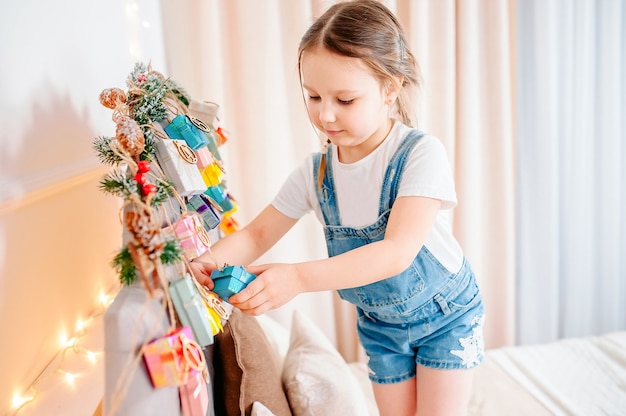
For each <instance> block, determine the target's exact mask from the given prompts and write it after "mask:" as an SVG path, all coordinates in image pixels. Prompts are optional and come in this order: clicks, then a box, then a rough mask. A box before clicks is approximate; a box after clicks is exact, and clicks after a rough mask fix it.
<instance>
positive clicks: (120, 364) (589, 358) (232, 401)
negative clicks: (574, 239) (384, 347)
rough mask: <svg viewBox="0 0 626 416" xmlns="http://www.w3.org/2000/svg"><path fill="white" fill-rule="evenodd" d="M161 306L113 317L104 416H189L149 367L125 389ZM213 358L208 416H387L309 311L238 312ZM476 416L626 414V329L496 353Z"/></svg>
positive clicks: (478, 385)
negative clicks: (282, 317)
mask: <svg viewBox="0 0 626 416" xmlns="http://www.w3.org/2000/svg"><path fill="white" fill-rule="evenodd" d="M146 307H147V309H146ZM159 309H160V305H158V303H156V302H155V301H151V300H149V299H146V298H145V293H144V291H143V290H142V289H141V288H137V287H135V288H133V287H128V288H124V289H122V291H121V292H120V294H118V296H117V298H116V300H115V302H113V304H112V305H111V307H110V308H109V310H108V311H107V313H106V314H105V322H104V325H105V350H104V352H105V388H104V400H103V403H104V406H103V414H105V415H112V414H115V415H133V416H138V415H139V416H140V415H151V414H161V415H169V414H180V410H179V409H180V401H179V397H178V391H177V389H176V388H161V389H154V388H153V387H152V386H151V385H150V381H149V379H148V377H147V375H146V372H145V369H144V368H143V367H142V365H140V364H139V365H136V366H135V367H134V370H135V372H134V374H131V375H130V378H127V382H125V383H123V384H124V386H125V387H124V391H123V394H120V390H119V386H120V374H122V373H124V376H125V377H128V376H129V374H128V372H127V371H126V372H124V368H125V366H126V369H127V366H128V362H129V361H128V358H127V357H128V353H129V351H133V350H135V351H136V349H137V347H138V345H140V344H141V343H142V342H145V340H147V339H149V338H150V337H152V336H153V334H150V333H149V332H148V331H147V328H151V329H154V328H157V329H158V327H159V325H161V326H162V328H161V329H165V328H166V327H167V317H166V316H165V315H164V314H163V313H160V314H159ZM138 314H141V316H143V319H142V320H138V319H136V317H137V316H138ZM133 317H134V318H133ZM137 327H139V328H144V329H143V330H140V331H137ZM133 328H134V329H133ZM131 333H132V334H134V335H133V336H132V337H131V336H129V334H131ZM133 343H134V344H133ZM205 354H206V356H207V362H208V363H209V364H210V375H211V378H210V385H209V392H210V404H209V407H210V410H209V412H207V415H212V414H215V415H218V416H220V415H227V416H231V415H241V414H245V415H254V416H272V415H276V416H283V415H292V414H293V415H342V416H343V415H358V416H360V415H377V414H378V413H377V411H376V406H375V402H374V398H373V393H372V389H371V386H370V384H369V381H368V379H367V369H366V366H365V364H364V363H360V362H357V363H347V362H346V361H345V360H344V359H343V358H342V356H341V355H340V354H339V353H338V352H337V350H336V349H335V348H334V347H333V345H332V344H331V343H330V341H329V340H328V339H327V337H326V336H325V335H324V334H323V332H322V331H321V330H320V329H319V328H318V327H317V326H316V325H315V324H314V323H313V322H312V321H311V320H310V319H309V318H307V316H305V315H304V314H302V313H301V312H298V311H296V312H294V315H293V318H292V324H291V328H286V327H285V326H283V325H281V324H279V323H278V322H277V321H275V320H273V319H272V318H270V317H267V316H261V317H256V318H255V317H250V316H247V315H244V314H242V313H241V312H239V311H237V310H234V311H233V313H232V315H231V317H230V319H229V320H228V321H227V323H226V325H225V326H224V331H223V332H222V333H220V334H218V335H217V336H216V337H215V342H214V344H213V345H212V346H211V348H209V349H206V350H205ZM113 404H114V406H112V405H113ZM113 407H114V408H115V409H114V411H113ZM469 414H470V415H472V416H479V415H480V416H492V415H493V416H495V415H498V416H502V415H511V416H515V415H533V416H542V415H585V416H590V415H626V331H624V332H613V333H608V334H604V335H602V336H593V337H586V338H577V339H563V340H560V341H558V342H554V343H550V344H544V345H537V346H523V347H521V346H518V347H510V348H501V349H494V350H489V351H488V352H487V354H486V359H485V362H484V363H483V364H482V365H481V366H479V367H478V369H477V370H476V378H475V383H474V390H473V394H472V398H471V402H470V407H469Z"/></svg>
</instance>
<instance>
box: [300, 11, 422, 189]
mask: <svg viewBox="0 0 626 416" xmlns="http://www.w3.org/2000/svg"><path fill="white" fill-rule="evenodd" d="M312 47H322V48H324V49H326V50H328V51H329V52H332V53H335V54H338V55H342V56H347V57H351V58H357V59H360V60H361V61H362V62H363V63H364V64H365V65H366V66H367V67H368V68H370V70H371V71H372V74H373V75H374V76H375V77H377V78H378V79H379V81H380V82H381V85H383V84H384V83H386V82H391V83H392V84H394V85H395V86H396V87H397V89H398V91H399V93H398V97H397V99H396V101H395V103H394V110H395V113H396V114H397V117H398V118H399V119H400V121H402V122H403V123H404V124H406V125H408V126H413V118H414V117H413V115H412V108H413V105H412V104H413V94H415V92H416V91H417V88H418V87H419V80H420V75H419V69H418V66H417V62H416V60H415V57H414V56H413V54H412V53H411V51H410V50H409V47H408V44H407V42H406V37H405V35H404V31H403V30H402V27H401V26H400V23H399V22H398V20H397V19H396V17H395V16H394V15H393V13H391V11H390V10H389V9H388V8H387V7H385V6H384V5H383V4H381V3H379V2H378V1H375V0H354V1H346V2H341V3H336V4H334V5H333V6H331V7H330V8H329V9H328V10H326V12H324V14H322V16H320V17H319V18H318V19H317V20H316V21H315V22H314V23H313V25H311V27H310V28H309V30H307V32H306V33H305V34H304V36H303V37H302V39H301V41H300V46H299V48H298V73H299V74H300V77H302V72H301V64H302V54H303V52H304V51H305V50H307V49H310V48H312ZM399 80H401V85H398V84H399V82H398V81H399ZM300 82H301V83H302V78H300ZM325 168H326V162H325V157H324V155H323V154H322V160H321V163H320V175H319V177H320V179H319V181H318V186H320V187H321V183H322V181H323V172H324V171H325Z"/></svg>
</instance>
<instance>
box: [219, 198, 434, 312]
mask: <svg viewBox="0 0 626 416" xmlns="http://www.w3.org/2000/svg"><path fill="white" fill-rule="evenodd" d="M440 207H441V201H440V200H438V199H431V198H425V197H399V198H398V199H396V201H395V203H394V206H393V209H392V211H391V214H390V216H389V222H388V224H387V229H386V231H385V237H384V239H383V240H381V241H377V242H374V243H371V244H367V245H365V246H361V247H359V248H356V249H354V250H350V251H348V252H346V253H344V254H341V255H338V256H335V257H331V258H328V259H324V260H317V261H310V262H304V263H297V264H268V265H261V266H256V267H252V266H251V267H249V268H248V271H250V272H251V273H254V274H256V275H257V276H258V277H257V278H256V279H255V280H254V281H253V282H252V283H250V284H249V285H248V287H247V288H246V289H244V290H242V291H241V292H240V293H239V294H237V295H234V296H232V297H231V298H230V299H229V302H230V303H232V304H234V305H235V306H237V307H238V308H240V309H241V310H243V311H244V312H246V313H249V314H252V315H258V314H261V313H264V312H266V311H267V310H269V309H274V308H277V307H279V306H282V305H283V304H285V303H286V302H288V301H289V300H291V298H293V297H294V296H295V295H297V294H299V293H302V292H315V291H321V290H335V289H345V288H350V287H356V286H362V285H366V284H369V283H373V282H376V281H379V280H382V279H385V278H388V277H390V276H394V275H396V274H398V273H401V272H402V271H404V270H406V269H407V268H408V267H409V265H410V264H411V262H412V261H413V259H414V258H415V256H416V255H417V253H418V252H419V250H420V249H421V247H422V246H423V244H424V241H426V238H427V237H428V234H429V233H430V231H431V229H432V226H433V224H434V222H435V218H436V216H437V212H438V211H439V208H440Z"/></svg>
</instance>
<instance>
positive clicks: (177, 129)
mask: <svg viewBox="0 0 626 416" xmlns="http://www.w3.org/2000/svg"><path fill="white" fill-rule="evenodd" d="M165 132H166V133H167V135H168V136H170V138H172V139H176V140H184V141H185V142H186V143H187V146H189V147H191V148H192V149H193V150H198V149H200V148H201V147H204V146H207V145H208V144H209V139H208V137H207V136H206V134H204V132H203V131H202V130H200V129H199V128H198V127H196V126H195V125H194V124H193V123H192V122H191V120H190V119H189V117H187V116H186V115H184V114H179V115H177V116H176V117H174V119H173V120H172V122H171V123H170V124H168V125H167V126H166V127H165Z"/></svg>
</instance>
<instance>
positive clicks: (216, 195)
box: [204, 184, 235, 212]
mask: <svg viewBox="0 0 626 416" xmlns="http://www.w3.org/2000/svg"><path fill="white" fill-rule="evenodd" d="M204 195H206V196H208V197H209V198H211V200H213V201H215V203H216V204H217V205H219V207H220V208H221V210H222V211H224V212H228V211H231V210H232V209H233V208H234V207H235V205H234V204H233V200H232V199H231V198H230V197H229V196H228V193H227V192H226V189H225V188H224V187H223V186H222V184H220V185H214V186H209V187H208V188H207V190H206V191H204Z"/></svg>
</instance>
